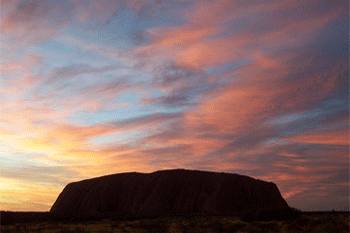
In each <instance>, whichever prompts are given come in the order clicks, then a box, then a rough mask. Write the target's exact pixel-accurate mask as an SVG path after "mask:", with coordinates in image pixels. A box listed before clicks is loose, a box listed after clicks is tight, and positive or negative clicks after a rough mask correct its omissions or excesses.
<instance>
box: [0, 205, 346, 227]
mask: <svg viewBox="0 0 350 233" xmlns="http://www.w3.org/2000/svg"><path fill="white" fill-rule="evenodd" d="M302 213H303V212H301V211H300V210H297V209H294V208H283V209H260V210H255V211H247V212H245V213H242V214H240V215H238V216H236V217H239V218H240V219H242V220H243V221H247V222H250V221H269V220H272V219H275V220H293V219H296V218H298V217H299V216H301V214H302ZM310 213H312V212H310ZM314 213H316V212H314ZM317 213H320V212H317ZM325 213H326V212H325ZM327 213H329V212H327ZM331 213H337V212H331ZM342 213H344V212H342ZM345 213H347V212H345ZM198 216H203V214H198V213H182V214H179V213H169V214H167V215H166V216H164V215H163V216H141V215H135V214H128V213H120V212H110V213H101V214H99V215H80V216H75V215H70V214H68V213H67V214H66V215H57V214H53V213H50V212H12V211H1V223H0V224H2V225H12V224H16V223H28V222H51V221H67V222H77V221H98V220H101V219H114V220H135V219H142V218H159V217H186V218H192V217H198Z"/></svg>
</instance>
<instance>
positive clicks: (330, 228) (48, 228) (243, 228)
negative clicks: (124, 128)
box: [1, 212, 349, 233]
mask: <svg viewBox="0 0 350 233" xmlns="http://www.w3.org/2000/svg"><path fill="white" fill-rule="evenodd" d="M1 232H2V233H20V232H37V233H39V232H45V233H56V232H57V233H69V232H72V233H73V232H80V233H81V232H95V233H103V232H107V233H112V232H113V233H117V232H118V233H119V232H169V233H170V232H208V233H209V232H240V233H243V232H246V233H250V232H284V233H287V232H298V233H299V232H315V233H316V232H317V233H320V232H327V233H328V232H338V233H342V232H344V233H345V232H349V213H348V212H309V213H306V212H304V213H302V214H301V216H300V217H298V218H296V219H294V220H289V221H277V220H270V221H243V220H241V219H238V218H235V217H223V216H220V217H219V216H216V217H215V216H212V217H191V218H185V217H167V218H156V219H139V220H120V219H104V220H99V221H67V220H65V221H41V222H38V221H34V222H28V223H16V224H11V225H2V226H1Z"/></svg>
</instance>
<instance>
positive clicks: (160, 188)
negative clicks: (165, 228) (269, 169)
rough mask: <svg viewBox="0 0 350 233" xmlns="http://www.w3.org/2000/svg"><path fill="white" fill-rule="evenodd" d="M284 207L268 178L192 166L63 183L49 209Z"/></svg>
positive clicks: (208, 211) (232, 210)
mask: <svg viewBox="0 0 350 233" xmlns="http://www.w3.org/2000/svg"><path fill="white" fill-rule="evenodd" d="M266 208H289V206H288V205H287V203H286V201H285V200H284V199H283V197H282V196H281V194H280V192H279V190H278V188H277V186H276V185H275V184H274V183H271V182H266V181H262V180H257V179H253V178H250V177H248V176H242V175H238V174H229V173H217V172H206V171H193V170H184V169H176V170H164V171H157V172H153V173H136V172H132V173H120V174H114V175H108V176H103V177H98V178H93V179H88V180H83V181H79V182H74V183H70V184H68V185H67V186H66V187H65V188H64V190H63V191H62V193H61V194H60V195H59V196H58V198H57V200H56V202H55V203H54V205H53V206H52V208H51V210H50V212H51V213H55V214H61V215H71V216H81V215H101V214H105V215H106V214H107V215H108V214H109V215H137V216H163V215H172V214H179V215H186V214H204V215H238V214H241V213H244V212H246V211H252V210H253V211H254V210H257V209H266Z"/></svg>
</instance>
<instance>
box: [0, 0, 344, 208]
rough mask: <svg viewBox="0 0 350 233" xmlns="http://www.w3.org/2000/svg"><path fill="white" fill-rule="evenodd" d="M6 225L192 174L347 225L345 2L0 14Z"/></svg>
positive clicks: (81, 4) (82, 3) (134, 5)
mask: <svg viewBox="0 0 350 233" xmlns="http://www.w3.org/2000/svg"><path fill="white" fill-rule="evenodd" d="M0 33H1V34H0V37H1V56H0V59H1V63H0V164H1V166H0V197H1V199H0V209H1V210H12V211H48V210H50V208H51V206H52V204H53V203H54V201H55V200H56V198H57V196H58V195H59V193H60V192H61V191H62V189H63V188H64V187H65V186H66V185H67V184H68V183H69V182H73V181H78V180H82V179H87V178H92V177H97V176H102V175H108V174H114V173H121V172H132V171H137V172H153V171H156V170H163V169H175V168H185V169H195V170H206V171H215V172H228V173H238V174H242V175H248V176H251V177H253V178H257V179H262V180H266V181H271V182H274V183H276V184H277V186H278V188H279V190H280V192H281V194H282V196H283V197H284V198H285V199H286V201H287V203H288V204H289V205H290V206H291V207H294V208H298V209H301V210H349V2H348V1H345V0H341V1H340V0H339V1H329V0H273V1H262V0H253V1H244V0H217V1H204V0H200V1H195V0H191V1H189V0H120V1H116V0H115V1H113V0H61V1H58V0H45V1H40V0H33V1H30V0H2V1H1V31H0Z"/></svg>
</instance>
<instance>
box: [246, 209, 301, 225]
mask: <svg viewBox="0 0 350 233" xmlns="http://www.w3.org/2000/svg"><path fill="white" fill-rule="evenodd" d="M301 214H302V212H301V211H300V210H297V209H294V208H265V209H259V210H255V211H246V212H244V213H243V214H242V215H241V219H242V220H243V221H246V222H251V221H271V220H278V221H286V220H288V221H289V220H294V219H297V218H298V217H300V216H301Z"/></svg>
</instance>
